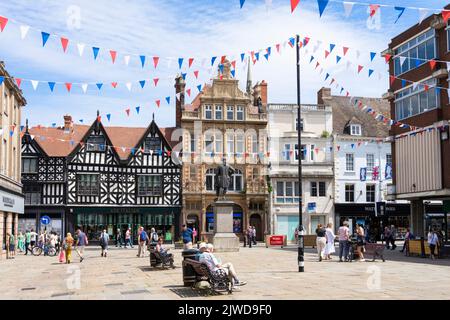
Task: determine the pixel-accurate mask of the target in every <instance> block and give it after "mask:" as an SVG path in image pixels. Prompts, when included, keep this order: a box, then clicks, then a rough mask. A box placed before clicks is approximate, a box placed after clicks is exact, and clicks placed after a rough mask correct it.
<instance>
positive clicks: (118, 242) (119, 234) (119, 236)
mask: <svg viewBox="0 0 450 320" xmlns="http://www.w3.org/2000/svg"><path fill="white" fill-rule="evenodd" d="M122 242H123V241H122V232H121V231H120V229H119V228H117V231H116V248H117V247H120V248H121V247H122Z"/></svg>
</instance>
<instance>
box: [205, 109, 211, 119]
mask: <svg viewBox="0 0 450 320" xmlns="http://www.w3.org/2000/svg"><path fill="white" fill-rule="evenodd" d="M205 119H212V106H205Z"/></svg>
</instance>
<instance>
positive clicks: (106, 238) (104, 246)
mask: <svg viewBox="0 0 450 320" xmlns="http://www.w3.org/2000/svg"><path fill="white" fill-rule="evenodd" d="M108 242H109V234H108V233H107V232H106V230H103V232H102V234H101V235H100V246H101V247H102V257H105V258H106V256H107V254H108Z"/></svg>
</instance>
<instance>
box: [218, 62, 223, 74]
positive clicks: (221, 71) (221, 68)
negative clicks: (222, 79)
mask: <svg viewBox="0 0 450 320" xmlns="http://www.w3.org/2000/svg"><path fill="white" fill-rule="evenodd" d="M219 70H220V73H221V74H223V64H219Z"/></svg>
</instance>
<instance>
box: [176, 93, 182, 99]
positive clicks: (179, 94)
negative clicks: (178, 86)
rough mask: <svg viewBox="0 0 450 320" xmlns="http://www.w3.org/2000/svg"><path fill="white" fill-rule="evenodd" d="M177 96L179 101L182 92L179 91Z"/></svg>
mask: <svg viewBox="0 0 450 320" xmlns="http://www.w3.org/2000/svg"><path fill="white" fill-rule="evenodd" d="M175 96H176V98H177V100H178V101H181V92H178V93H177V94H175Z"/></svg>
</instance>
